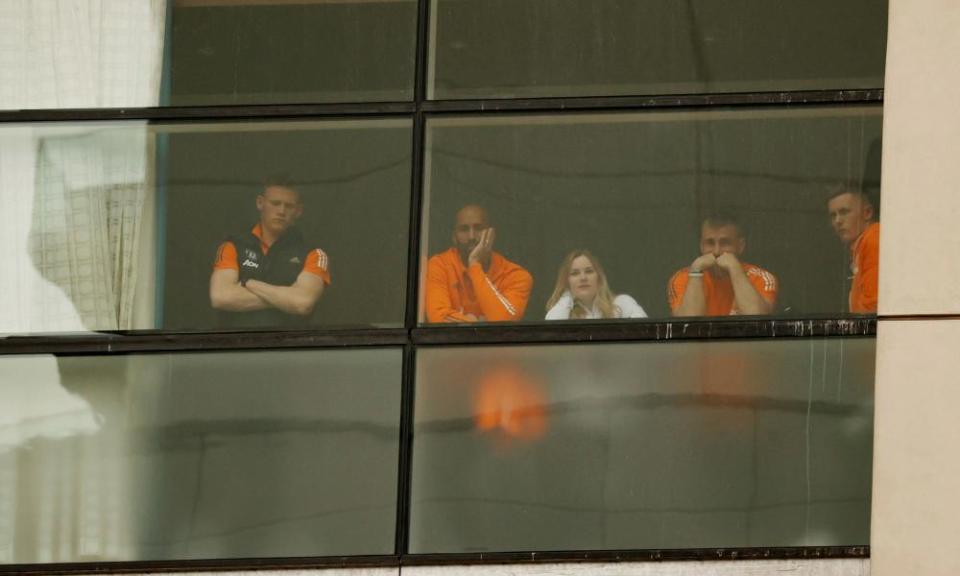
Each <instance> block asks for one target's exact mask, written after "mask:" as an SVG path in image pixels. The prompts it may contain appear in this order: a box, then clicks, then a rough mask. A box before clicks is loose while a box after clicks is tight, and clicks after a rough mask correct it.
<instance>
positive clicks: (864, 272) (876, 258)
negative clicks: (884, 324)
mask: <svg viewBox="0 0 960 576" xmlns="http://www.w3.org/2000/svg"><path fill="white" fill-rule="evenodd" d="M827 211H828V212H829V214H830V224H831V226H833V231H834V232H836V234H837V236H838V237H839V238H840V240H841V241H842V242H843V243H844V244H846V245H847V246H849V247H850V272H851V273H852V274H853V276H852V279H851V283H850V296H849V299H848V302H849V306H850V311H851V312H854V313H858V314H868V313H872V312H876V311H877V291H878V286H877V285H878V280H879V276H880V223H879V222H877V212H876V209H875V204H874V203H873V202H872V201H871V200H870V197H869V196H868V195H867V194H866V192H864V191H863V190H861V189H860V188H857V187H854V186H842V187H839V188H837V189H836V190H834V192H833V194H831V195H830V198H829V199H828V200H827Z"/></svg>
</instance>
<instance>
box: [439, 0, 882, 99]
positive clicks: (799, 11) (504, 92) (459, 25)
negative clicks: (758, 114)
mask: <svg viewBox="0 0 960 576" xmlns="http://www.w3.org/2000/svg"><path fill="white" fill-rule="evenodd" d="M430 9H431V16H432V18H431V22H430V40H431V45H430V52H431V60H430V70H429V74H430V75H429V77H428V90H429V93H428V95H429V97H430V98H436V99H441V100H442V99H458V98H517V97H543V96H617V95H632V94H644V95H646V94H691V93H702V92H753V91H773V90H821V89H831V88H832V89H839V88H879V87H882V86H883V68H884V47H885V45H886V28H887V2H886V1H885V0H881V1H877V0H812V1H811V0H808V1H806V2H769V1H767V0H743V1H740V2H716V1H713V0H687V1H684V2H678V1H675V0H643V1H641V0H560V1H557V0H485V1H473V0H432V1H431V5H430Z"/></svg>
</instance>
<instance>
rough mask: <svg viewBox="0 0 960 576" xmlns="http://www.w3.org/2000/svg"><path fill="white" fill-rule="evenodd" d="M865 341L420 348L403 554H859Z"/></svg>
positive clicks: (866, 466)
mask: <svg viewBox="0 0 960 576" xmlns="http://www.w3.org/2000/svg"><path fill="white" fill-rule="evenodd" d="M874 355H875V346H874V340H872V339H857V338H851V339H843V340H841V339H820V340H768V341H756V342H750V341H740V342H733V341H724V342H697V343H693V342H684V343H679V342H675V343H667V344H664V343H648V344H609V345H600V344H594V345H570V346H538V347H528V348H516V347H512V348H508V347H494V348H490V347H484V348H473V349H470V348H430V349H424V350H421V351H420V352H419V355H418V359H417V376H416V378H417V380H416V386H417V390H416V409H415V415H416V416H415V417H416V422H415V428H414V448H413V458H414V461H413V476H412V492H411V506H412V508H411V537H410V542H411V544H410V551H411V552H412V553H434V552H481V551H517V550H575V549H638V548H639V549H643V548H714V547H753V546H819V545H862V544H866V543H868V542H869V540H870V539H869V526H870V486H871V479H870V473H871V450H872V427H873V416H872V415H873V409H872V404H873V380H874V372H873V370H874V368H873V367H874Z"/></svg>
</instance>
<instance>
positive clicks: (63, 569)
mask: <svg viewBox="0 0 960 576" xmlns="http://www.w3.org/2000/svg"><path fill="white" fill-rule="evenodd" d="M398 566H400V556H398V555H396V554H389V555H387V554H384V555H365V556H316V557H311V556H301V557H291V558H224V559H204V560H130V561H117V562H69V563H54V564H0V574H30V575H37V576H42V575H54V574H57V575H63V574H153V573H156V572H204V571H218V572H219V571H222V570H237V571H244V570H293V569H297V570H307V569H311V568H316V569H331V568H396V567H398Z"/></svg>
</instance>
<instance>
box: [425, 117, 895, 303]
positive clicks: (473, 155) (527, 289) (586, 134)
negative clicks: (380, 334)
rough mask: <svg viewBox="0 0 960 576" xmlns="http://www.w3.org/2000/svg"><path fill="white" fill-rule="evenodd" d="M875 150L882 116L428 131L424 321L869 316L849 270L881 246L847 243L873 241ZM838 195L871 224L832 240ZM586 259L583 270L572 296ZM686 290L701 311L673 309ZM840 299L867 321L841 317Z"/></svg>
mask: <svg viewBox="0 0 960 576" xmlns="http://www.w3.org/2000/svg"><path fill="white" fill-rule="evenodd" d="M880 138H881V111H880V108H879V107H843V108H806V109H799V108H795V109H779V110H770V109H763V110H759V109H756V110H736V111H734V110H709V111H708V110H704V111H695V112H646V113H625V114H567V115H564V116H529V117H521V116H509V117H486V118H450V119H446V118H445V119H434V120H431V121H430V123H429V124H428V128H427V159H426V164H425V166H426V171H427V172H426V184H425V187H426V189H425V193H426V197H425V198H426V209H425V212H424V229H425V234H426V237H425V239H424V241H423V242H422V245H423V250H424V252H423V257H424V259H425V260H426V262H427V265H426V266H423V267H422V268H421V270H423V271H424V276H423V283H422V289H421V293H422V294H423V295H424V298H423V299H422V301H421V320H422V321H428V322H444V321H454V322H468V321H473V320H475V319H480V320H486V321H521V320H523V321H528V322H533V321H542V320H544V319H545V318H546V319H551V320H552V319H565V318H576V317H577V315H576V314H575V313H574V312H575V311H577V310H580V309H581V308H582V309H583V310H580V311H581V312H584V314H581V317H587V318H601V317H607V318H609V317H622V318H635V317H643V316H644V315H646V316H647V317H654V318H657V317H659V318H663V317H669V316H671V315H701V316H703V315H705V316H725V315H728V314H765V315H778V316H783V315H787V316H789V315H797V314H804V315H809V314H831V315H836V314H838V313H844V312H848V311H852V312H857V313H863V312H872V311H875V309H876V269H877V268H876V266H873V267H870V266H866V265H861V266H859V267H858V266H857V263H862V262H866V260H864V259H863V258H861V256H862V255H863V254H861V252H863V253H869V254H871V255H872V259H873V260H872V261H873V262H875V261H876V256H877V254H878V251H877V243H876V242H872V243H868V242H859V243H858V242H857V239H858V238H861V237H862V238H867V237H875V236H876V234H875V232H877V231H878V230H879V225H875V223H876V221H877V220H878V219H879V212H878V211H877V210H876V209H873V208H872V207H877V206H879V204H878V202H879V198H878V192H879V175H880V164H879V159H880ZM847 188H850V189H851V190H854V191H856V192H857V193H858V194H859V193H864V194H865V195H866V198H868V200H864V201H863V205H864V206H867V205H868V204H869V205H870V207H871V209H870V210H869V211H867V210H866V209H864V211H863V212H862V213H861V212H858V213H857V214H860V215H861V216H863V218H860V219H859V220H857V222H856V223H855V224H856V228H855V227H854V224H849V223H847V224H844V226H845V228H844V227H840V228H842V229H839V231H838V229H835V227H834V226H835V225H837V223H838V222H839V220H834V221H832V220H831V217H830V216H829V212H830V211H831V208H830V206H831V204H828V201H830V198H831V195H833V194H834V193H835V192H836V191H837V190H845V189H847ZM852 196H853V195H852V194H851V195H845V196H844V198H845V199H847V200H849V199H850V198H851V197H852ZM858 199H859V198H858ZM470 205H479V206H480V207H481V208H483V209H484V212H485V214H480V215H479V216H476V215H475V214H474V215H471V214H470V213H469V212H470V210H466V211H465V210H464V207H468V206H470ZM868 212H869V214H868ZM867 215H869V218H867V217H866V216H867ZM474 217H476V218H475V219H478V222H472V224H473V225H474V226H489V227H491V228H492V229H493V230H494V233H495V237H494V239H493V243H492V248H491V255H490V256H489V258H488V261H486V262H484V261H482V259H481V262H480V266H481V268H482V270H481V271H479V272H477V273H476V275H475V276H474V274H475V273H474V271H472V270H471V267H470V265H469V262H470V251H471V250H473V249H476V247H477V242H478V241H479V239H480V238H479V234H480V232H481V230H480V229H479V228H477V229H475V230H473V231H471V230H470V229H469V226H467V227H466V228H464V229H463V231H462V237H460V235H461V233H459V232H457V231H456V229H455V228H456V226H457V225H458V224H464V225H469V224H471V222H470V220H471V218H474ZM708 219H710V220H709V222H710V224H711V226H710V228H711V229H715V230H713V232H711V233H710V234H706V233H705V230H707V228H706V227H705V226H703V224H704V222H707V221H708ZM724 219H726V220H724ZM461 220H463V221H461ZM871 226H873V227H871ZM854 229H856V230H859V231H860V232H858V233H857V234H853V233H852V232H851V231H852V230H854ZM716 230H720V231H721V232H723V236H722V237H716V236H717V234H718V233H716ZM868 232H869V233H868ZM838 236H840V237H838ZM702 241H710V242H714V244H711V245H706V247H705V244H704V242H702ZM728 241H729V242H728ZM741 241H742V243H741ZM725 242H727V244H724V243H725ZM458 246H459V248H460V250H459V251H458V250H457V247H458ZM718 247H720V248H718ZM867 247H872V248H871V249H870V250H867V249H866V248H867ZM583 249H586V250H587V251H588V252H589V253H590V254H591V255H590V256H589V257H587V259H586V261H587V263H589V264H591V265H592V266H593V268H595V269H596V270H594V271H593V274H594V276H593V279H592V280H585V282H588V283H592V292H590V290H588V291H587V297H584V298H581V296H580V294H579V292H577V291H578V290H579V286H577V284H579V283H580V279H581V277H580V276H576V275H575V272H576V270H575V268H576V266H581V267H582V266H584V265H585V264H584V261H583V260H582V259H581V258H580V256H579V254H581V253H582V252H581V251H582V250H583ZM708 253H709V254H714V253H716V254H724V253H733V254H734V255H735V256H736V259H737V261H739V263H740V269H741V270H742V271H743V275H745V276H746V277H747V278H746V281H747V285H748V287H749V288H750V291H752V292H753V293H754V294H755V296H756V297H757V298H762V304H763V307H761V306H754V308H750V306H751V303H750V302H745V301H743V299H742V297H743V296H744V295H746V296H749V292H750V291H748V290H745V291H740V290H739V289H735V288H734V287H733V282H734V279H733V278H732V277H731V275H730V274H729V273H728V271H729V270H736V265H734V264H730V263H729V262H731V261H730V259H729V258H726V260H727V262H728V266H729V268H727V269H723V268H722V264H723V263H722V262H721V259H714V260H713V261H711V262H709V263H705V262H703V261H701V262H697V260H698V259H700V257H701V256H702V255H704V254H708ZM574 256H576V259H572V258H573V257H574ZM852 257H854V261H851V258H852ZM851 266H853V268H855V269H857V270H859V272H857V273H854V272H853V271H852V269H851ZM696 267H699V268H701V270H700V271H701V272H703V274H704V277H702V278H699V279H697V278H695V276H690V275H689V273H690V271H694V272H695V271H696V269H695V268H696ZM711 267H712V268H711ZM870 270H873V275H872V276H870V275H869V274H868V272H869V271H870ZM581 271H583V270H581ZM431 274H432V276H431ZM871 278H872V280H871ZM604 280H605V283H606V285H607V286H608V287H609V289H610V292H609V294H607V295H606V296H604V297H601V296H603V294H602V290H601V289H600V288H601V285H602V284H603V283H604V282H603V281H604ZM531 281H532V287H531ZM696 282H700V284H701V288H700V290H701V292H700V293H701V294H704V305H703V306H702V307H701V308H700V309H696V308H691V309H687V308H682V307H681V305H683V304H684V299H685V298H686V296H687V295H688V294H694V293H695V292H693V287H694V286H695V283H696ZM867 285H869V286H871V287H872V288H871V289H870V290H867V289H861V288H862V286H867ZM688 286H689V287H690V290H688V289H687V287H688ZM853 286H861V288H857V290H856V291H857V292H858V293H860V292H862V293H864V294H865V293H867V292H871V290H872V292H871V293H872V294H873V297H872V307H870V306H866V305H865V306H862V307H860V306H851V298H850V295H851V292H852V291H854V288H853ZM623 295H626V297H625V298H619V297H618V296H623ZM571 296H575V297H576V298H572V297H571ZM574 300H576V302H574ZM860 300H863V301H866V297H862V298H858V297H856V294H855V297H854V298H853V300H852V301H854V302H856V301H860ZM587 301H592V302H593V304H592V305H591V306H590V309H589V310H587V306H586V304H585V302H587ZM604 302H605V303H606V304H603V303H604ZM564 303H566V304H564ZM577 303H579V305H575V304H577ZM601 304H603V305H601ZM755 304H756V303H754V305H755ZM564 306H565V307H564ZM604 306H606V308H607V310H606V312H608V313H604ZM557 307H559V308H557Z"/></svg>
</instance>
